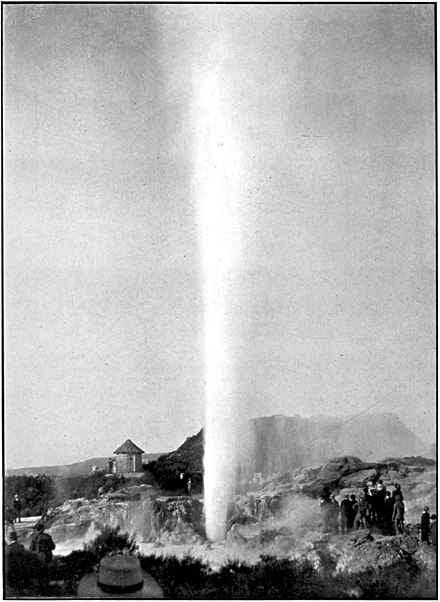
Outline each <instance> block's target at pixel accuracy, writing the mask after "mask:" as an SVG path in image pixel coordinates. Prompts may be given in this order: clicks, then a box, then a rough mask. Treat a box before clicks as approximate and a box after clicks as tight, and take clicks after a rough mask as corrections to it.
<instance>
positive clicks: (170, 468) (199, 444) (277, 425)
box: [155, 413, 432, 486]
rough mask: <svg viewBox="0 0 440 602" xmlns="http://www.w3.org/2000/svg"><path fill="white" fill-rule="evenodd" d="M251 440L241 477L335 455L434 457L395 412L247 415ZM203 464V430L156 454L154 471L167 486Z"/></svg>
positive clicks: (374, 459) (309, 463) (313, 463)
mask: <svg viewBox="0 0 440 602" xmlns="http://www.w3.org/2000/svg"><path fill="white" fill-rule="evenodd" d="M250 425H251V431H252V433H253V444H252V446H251V448H250V449H249V450H248V452H249V453H248V454H247V455H246V457H245V458H244V460H243V464H242V466H241V469H242V472H241V474H242V477H243V478H244V479H248V478H250V477H251V476H252V475H253V473H254V472H257V473H258V472H260V473H262V474H263V475H264V476H266V477H267V476H269V475H273V474H279V473H282V472H284V471H286V470H292V469H295V468H298V467H300V466H303V467H307V466H316V465H318V464H323V463H326V462H328V461H329V460H330V458H333V457H337V456H357V457H360V458H364V459H365V461H367V462H377V461H379V460H380V459H381V458H386V457H390V456H392V457H396V456H398V457H405V456H424V457H432V450H431V446H429V445H425V444H424V443H423V442H422V441H421V440H420V439H419V438H418V437H417V436H416V435H415V434H414V433H413V432H412V431H410V430H409V429H408V428H407V427H406V426H405V424H404V423H403V422H402V421H401V420H400V419H399V418H398V417H397V416H395V415H394V414H391V413H384V414H372V415H365V416H360V417H357V418H356V419H341V418H338V417H328V416H315V417H313V418H301V416H298V415H295V416H280V415H277V416H265V417H261V418H254V419H252V420H251V421H250ZM202 470H203V430H202V431H200V432H199V433H197V435H194V436H193V437H189V438H188V439H187V440H186V441H185V443H183V445H181V446H180V447H179V448H178V449H177V450H176V451H174V452H171V453H169V454H166V455H165V456H162V457H160V458H159V460H158V461H157V462H156V463H155V471H156V473H157V474H162V475H163V477H164V479H165V481H166V482H167V483H168V484H169V485H170V486H171V485H172V482H173V481H175V480H176V479H177V477H178V474H179V473H180V472H188V473H191V474H192V475H200V474H201V473H202Z"/></svg>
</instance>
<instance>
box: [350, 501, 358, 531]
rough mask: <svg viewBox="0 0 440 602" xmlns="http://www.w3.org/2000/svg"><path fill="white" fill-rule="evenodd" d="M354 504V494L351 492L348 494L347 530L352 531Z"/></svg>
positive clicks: (355, 511) (354, 515)
mask: <svg viewBox="0 0 440 602" xmlns="http://www.w3.org/2000/svg"><path fill="white" fill-rule="evenodd" d="M355 504H356V496H355V495H354V493H352V494H351V495H350V514H349V520H348V530H349V531H352V530H353V528H354V519H355V518H356V513H357V510H356V508H355V507H354V506H355Z"/></svg>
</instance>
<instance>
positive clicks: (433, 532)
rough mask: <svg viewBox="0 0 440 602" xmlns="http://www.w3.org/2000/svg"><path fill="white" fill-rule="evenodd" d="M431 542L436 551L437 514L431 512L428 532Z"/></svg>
mask: <svg viewBox="0 0 440 602" xmlns="http://www.w3.org/2000/svg"><path fill="white" fill-rule="evenodd" d="M429 537H430V539H431V543H432V545H433V546H434V548H435V550H436V551H437V514H431V529H430V533H429Z"/></svg>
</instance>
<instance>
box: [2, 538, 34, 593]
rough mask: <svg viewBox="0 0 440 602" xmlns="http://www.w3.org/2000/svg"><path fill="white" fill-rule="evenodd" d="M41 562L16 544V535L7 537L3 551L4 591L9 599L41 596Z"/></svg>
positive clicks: (20, 545) (19, 544)
mask: <svg viewBox="0 0 440 602" xmlns="http://www.w3.org/2000/svg"><path fill="white" fill-rule="evenodd" d="M41 568H42V566H41V562H40V560H39V559H38V557H37V556H36V554H33V553H32V552H28V550H26V549H25V548H24V546H23V545H22V544H21V543H18V537H17V533H16V532H15V531H12V532H11V533H10V534H9V536H8V545H7V546H6V549H5V575H4V577H5V590H6V595H7V596H10V597H18V598H20V597H31V596H32V597H35V596H39V595H40V594H41V587H40V585H41Z"/></svg>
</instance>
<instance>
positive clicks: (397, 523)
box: [393, 494, 405, 535]
mask: <svg viewBox="0 0 440 602" xmlns="http://www.w3.org/2000/svg"><path fill="white" fill-rule="evenodd" d="M394 499H395V502H394V508H393V523H394V533H395V534H396V535H401V534H402V533H403V521H404V519H405V506H404V505H403V502H402V499H401V497H400V495H399V494H396V496H395V498H394Z"/></svg>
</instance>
